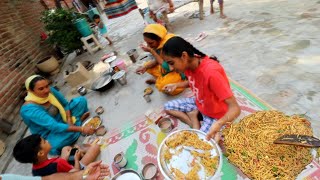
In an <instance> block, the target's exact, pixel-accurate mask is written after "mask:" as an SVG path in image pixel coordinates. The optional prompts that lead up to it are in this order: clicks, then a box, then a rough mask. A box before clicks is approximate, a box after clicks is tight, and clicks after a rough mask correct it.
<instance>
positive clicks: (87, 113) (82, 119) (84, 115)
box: [80, 111, 90, 121]
mask: <svg viewBox="0 0 320 180" xmlns="http://www.w3.org/2000/svg"><path fill="white" fill-rule="evenodd" d="M89 116H90V112H89V111H88V112H85V113H84V114H82V116H81V118H80V120H81V121H84V120H86V119H87V118H88V117H89Z"/></svg>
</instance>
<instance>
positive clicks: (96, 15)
mask: <svg viewBox="0 0 320 180" xmlns="http://www.w3.org/2000/svg"><path fill="white" fill-rule="evenodd" d="M92 19H100V16H99V15H98V14H95V15H93V17H92Z"/></svg>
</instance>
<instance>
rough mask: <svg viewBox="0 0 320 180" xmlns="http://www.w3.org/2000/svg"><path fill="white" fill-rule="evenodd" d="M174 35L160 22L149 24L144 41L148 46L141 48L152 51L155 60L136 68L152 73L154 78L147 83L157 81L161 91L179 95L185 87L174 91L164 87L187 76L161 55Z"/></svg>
mask: <svg viewBox="0 0 320 180" xmlns="http://www.w3.org/2000/svg"><path fill="white" fill-rule="evenodd" d="M173 36H175V35H174V34H169V33H168V32H167V29H166V28H165V27H164V26H162V25H160V24H150V25H148V26H147V27H146V28H145V29H144V32H143V38H144V41H145V42H146V43H147V45H148V46H144V45H141V48H142V49H143V50H144V51H146V52H149V53H151V54H152V56H153V57H154V58H155V60H153V61H149V62H147V63H146V64H145V65H144V66H142V67H139V68H138V69H137V70H136V72H137V73H138V74H143V73H145V72H147V73H149V74H151V75H152V76H153V77H154V79H149V80H147V81H146V83H148V84H154V83H155V86H156V88H157V89H158V90H159V91H160V92H164V93H166V94H169V95H177V94H179V93H181V92H182V91H183V90H184V89H185V88H177V89H175V90H174V91H172V92H169V91H166V89H164V87H165V86H166V85H168V84H174V83H179V82H183V81H186V77H185V76H184V74H183V73H178V72H175V71H173V69H171V68H170V67H169V65H168V63H167V62H166V61H164V60H163V58H162V57H161V51H162V47H163V45H164V44H165V43H166V42H167V41H168V40H169V39H170V38H172V37H173Z"/></svg>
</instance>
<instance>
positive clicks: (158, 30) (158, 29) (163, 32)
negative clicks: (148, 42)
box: [143, 24, 175, 49]
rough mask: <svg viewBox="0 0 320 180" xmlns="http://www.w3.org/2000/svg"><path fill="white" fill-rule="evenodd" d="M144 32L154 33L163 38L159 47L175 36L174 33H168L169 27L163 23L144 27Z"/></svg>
mask: <svg viewBox="0 0 320 180" xmlns="http://www.w3.org/2000/svg"><path fill="white" fill-rule="evenodd" d="M143 33H152V34H155V35H157V36H159V37H160V38H161V41H160V44H159V46H158V47H157V49H161V48H162V47H163V45H164V44H165V43H166V42H167V41H168V40H169V39H170V38H172V37H173V36H175V35H174V34H168V31H167V29H166V28H165V27H164V26H162V25H161V24H149V25H148V26H147V27H145V28H144V31H143Z"/></svg>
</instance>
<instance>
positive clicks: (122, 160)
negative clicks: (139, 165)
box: [113, 152, 128, 170]
mask: <svg viewBox="0 0 320 180" xmlns="http://www.w3.org/2000/svg"><path fill="white" fill-rule="evenodd" d="M113 162H114V165H115V166H116V168H118V169H119V170H120V169H121V168H124V167H125V166H126V165H127V163H128V161H127V159H126V157H125V156H124V154H123V153H122V152H121V153H118V154H117V155H115V156H114V158H113Z"/></svg>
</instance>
